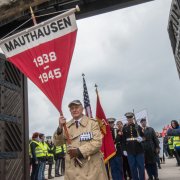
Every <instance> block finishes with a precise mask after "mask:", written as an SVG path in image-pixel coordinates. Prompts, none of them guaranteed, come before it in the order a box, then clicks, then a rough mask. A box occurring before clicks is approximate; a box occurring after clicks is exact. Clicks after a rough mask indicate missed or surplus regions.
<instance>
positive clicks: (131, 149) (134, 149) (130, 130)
mask: <svg viewBox="0 0 180 180" xmlns="http://www.w3.org/2000/svg"><path fill="white" fill-rule="evenodd" d="M138 132H139V135H140V136H141V137H143V136H144V133H143V132H142V128H141V127H140V126H139V125H138ZM137 137H138V134H137V131H136V128H135V124H130V125H125V126H124V127H123V150H124V151H127V153H128V154H134V155H135V154H141V153H143V152H144V150H143V146H142V144H141V143H139V142H137V140H133V138H135V139H136V138H137ZM130 138H132V140H129V139H130Z"/></svg>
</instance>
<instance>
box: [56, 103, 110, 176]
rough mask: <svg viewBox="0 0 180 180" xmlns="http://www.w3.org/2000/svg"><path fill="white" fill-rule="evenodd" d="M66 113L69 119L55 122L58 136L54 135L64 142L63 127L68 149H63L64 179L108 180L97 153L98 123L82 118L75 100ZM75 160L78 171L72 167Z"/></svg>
mask: <svg viewBox="0 0 180 180" xmlns="http://www.w3.org/2000/svg"><path fill="white" fill-rule="evenodd" d="M69 109H70V112H71V115H72V119H71V120H70V121H69V122H67V123H66V120H65V118H64V117H63V116H61V117H60V118H59V128H58V131H59V135H56V141H57V140H58V139H59V140H60V139H62V138H65V140H67V136H66V134H65V132H64V130H63V128H62V127H63V124H65V123H66V126H67V130H68V133H69V138H70V140H71V146H68V147H67V154H66V156H65V176H64V179H65V180H108V177H107V174H106V169H105V165H104V160H103V156H102V153H101V152H100V148H101V145H102V134H101V131H100V128H99V125H98V122H97V121H96V120H94V119H91V118H88V117H87V116H84V115H83V106H82V103H81V102H80V101H79V100H74V101H72V102H71V103H70V104H69ZM62 134H63V136H62ZM66 142H67V141H66ZM67 145H68V144H67ZM75 158H78V159H80V161H81V162H82V167H80V166H79V165H78V164H76V163H75Z"/></svg>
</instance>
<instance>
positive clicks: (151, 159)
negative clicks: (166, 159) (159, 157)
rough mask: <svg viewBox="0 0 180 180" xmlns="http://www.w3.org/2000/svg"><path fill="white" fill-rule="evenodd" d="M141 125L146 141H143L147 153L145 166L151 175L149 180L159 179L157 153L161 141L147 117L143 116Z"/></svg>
mask: <svg viewBox="0 0 180 180" xmlns="http://www.w3.org/2000/svg"><path fill="white" fill-rule="evenodd" d="M140 123H141V126H142V128H143V132H144V141H143V142H142V144H143V147H144V155H145V168H146V170H147V174H148V176H149V180H153V177H154V180H159V178H158V169H157V165H156V153H158V152H159V149H160V148H159V141H158V139H157V137H156V133H155V131H154V129H153V128H152V127H147V122H146V119H145V118H142V119H141V121H140Z"/></svg>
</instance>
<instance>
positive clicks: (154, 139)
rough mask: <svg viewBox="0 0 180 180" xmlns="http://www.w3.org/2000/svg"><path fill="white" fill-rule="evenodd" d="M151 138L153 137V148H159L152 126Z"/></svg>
mask: <svg viewBox="0 0 180 180" xmlns="http://www.w3.org/2000/svg"><path fill="white" fill-rule="evenodd" d="M152 138H153V142H154V145H155V148H159V140H158V138H157V137H156V133H155V131H154V129H153V128H152Z"/></svg>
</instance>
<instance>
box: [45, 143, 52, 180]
mask: <svg viewBox="0 0 180 180" xmlns="http://www.w3.org/2000/svg"><path fill="white" fill-rule="evenodd" d="M46 144H47V145H48V165H49V168H48V179H53V178H54V177H53V176H52V165H53V164H54V144H53V143H52V141H51V140H48V141H47V142H46Z"/></svg>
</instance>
